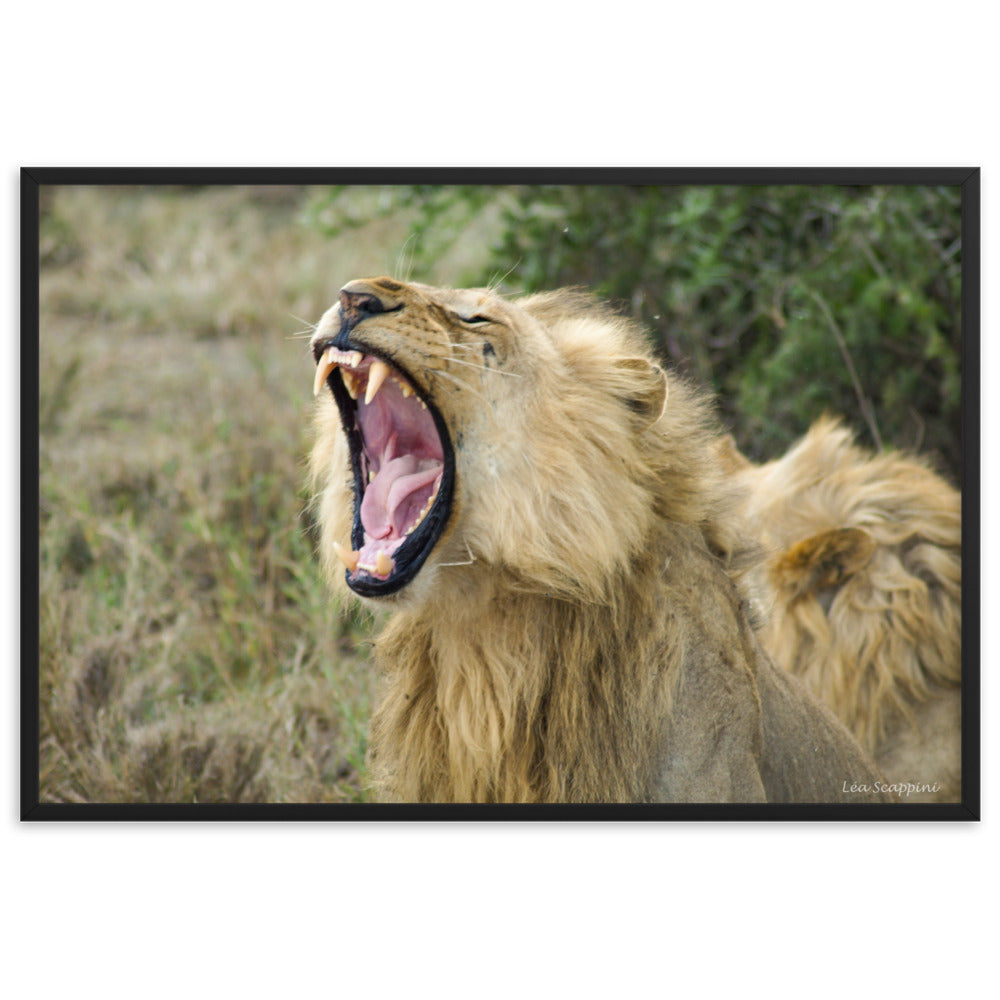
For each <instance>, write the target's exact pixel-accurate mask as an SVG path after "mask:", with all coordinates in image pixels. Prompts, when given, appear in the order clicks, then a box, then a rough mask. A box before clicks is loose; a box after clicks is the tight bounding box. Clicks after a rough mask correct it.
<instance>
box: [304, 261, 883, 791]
mask: <svg viewBox="0 0 1000 1000" xmlns="http://www.w3.org/2000/svg"><path fill="white" fill-rule="evenodd" d="M311 343H312V351H313V355H314V357H315V360H316V364H317V369H316V381H315V390H316V393H317V395H318V396H319V404H318V408H317V422H316V431H317V441H316V444H315V447H314V449H313V453H312V458H311V470H312V479H313V484H314V492H315V494H316V498H315V505H316V511H317V515H318V520H319V524H320V542H319V544H320V550H321V559H322V561H323V563H324V566H325V569H326V571H327V574H328V575H329V577H330V578H331V579H332V580H333V581H334V583H335V584H336V585H338V586H342V585H346V587H347V588H349V589H350V591H353V593H354V594H356V595H359V596H360V597H362V598H364V599H366V600H367V601H369V602H372V603H375V604H377V605H379V606H381V607H384V608H386V609H388V610H390V611H391V615H390V617H389V620H388V622H387V624H386V626H385V628H384V630H383V631H382V634H381V635H380V637H379V638H378V640H377V642H376V646H375V657H376V662H377V665H378V667H379V669H380V673H381V675H382V682H383V690H382V692H381V695H380V699H379V702H378V705H377V707H376V710H375V713H374V716H373V719H372V724H371V732H370V751H369V760H370V770H371V774H372V779H373V782H374V783H375V785H376V788H377V791H378V794H379V796H380V797H381V798H384V799H389V800H396V801H409V802H448V801H461V802H762V801H775V802H859V801H891V800H893V798H894V793H893V791H892V790H891V789H889V788H888V787H887V786H886V785H885V784H884V781H883V779H882V777H881V774H880V772H879V771H878V770H877V768H876V767H875V765H874V764H873V762H872V761H871V760H870V758H869V757H868V756H867V755H866V754H865V753H864V751H863V750H862V749H861V748H860V746H859V745H858V743H857V742H856V741H855V739H854V738H853V737H852V736H851V735H850V733H849V732H848V731H847V729H846V728H845V727H844V726H843V725H842V724H841V723H840V722H839V721H838V720H837V718H836V717H835V716H834V714H833V713H832V712H831V711H830V710H829V709H827V708H826V707H825V706H822V705H821V704H820V703H819V702H818V701H817V700H816V699H814V698H813V696H812V695H810V694H809V693H808V692H807V691H806V689H805V687H804V686H803V685H802V684H801V683H800V682H799V681H798V680H797V679H796V678H794V677H793V676H792V675H791V674H789V673H788V672H786V671H783V670H779V669H778V668H777V667H775V666H774V665H773V663H772V662H771V661H770V659H769V658H768V657H767V656H766V654H765V653H764V652H763V650H762V648H761V646H760V644H759V642H758V640H757V638H756V636H755V634H754V631H753V628H752V627H751V625H750V622H749V621H748V610H747V604H746V602H745V600H744V598H743V597H742V596H741V593H740V592H739V590H738V587H737V582H736V581H737V579H738V575H739V574H738V570H739V568H740V561H741V552H742V550H743V546H742V545H741V540H740V538H739V537H738V535H737V532H736V530H735V528H734V524H735V521H734V519H733V518H732V516H731V512H732V506H733V503H734V500H733V497H732V495H731V494H732V489H731V487H730V486H729V485H728V481H729V477H727V475H726V472H725V470H724V468H723V466H722V463H721V461H720V459H719V458H718V456H717V454H716V450H715V447H714V445H713V441H714V440H715V438H716V431H715V428H714V424H713V422H712V419H711V417H710V407H709V405H708V403H707V402H706V401H705V400H703V399H702V398H700V397H699V396H698V395H697V394H696V393H695V392H694V391H693V390H692V389H691V388H690V387H688V386H687V385H686V384H684V383H683V382H681V381H680V380H678V379H677V378H676V377H674V376H673V375H670V374H667V373H665V372H664V371H663V370H661V369H660V368H659V367H658V366H657V365H656V364H655V363H654V362H653V360H651V358H650V357H649V355H648V352H647V348H646V347H645V344H644V340H643V337H642V335H641V333H640V332H639V331H638V330H637V329H635V328H634V327H633V326H632V324H630V323H629V322H628V321H626V320H624V319H622V318H620V317H617V316H615V315H614V314H612V313H611V312H610V311H608V310H606V309H605V308H604V307H603V306H601V305H599V304H598V303H597V302H596V301H595V300H593V299H591V298H590V297H588V296H585V295H582V294H578V293H572V292H565V291H563V292H555V293H546V294H540V295H533V296H530V297H527V298H522V299H520V300H518V301H508V300H507V299H505V298H503V297H501V296H500V295H498V294H495V293H494V292H492V291H489V290H482V289H480V290H446V289H438V288H431V287H428V286H426V285H419V284H404V283H402V282H399V281H394V280H392V279H390V278H385V277H381V278H370V279H362V280H356V281H351V282H350V283H348V284H347V285H346V286H344V288H343V290H342V291H341V293H340V297H339V302H338V303H337V304H335V305H334V306H333V307H332V308H331V309H330V310H328V311H327V312H326V314H325V315H324V316H323V317H322V319H321V321H320V323H319V325H318V327H317V329H316V331H315V334H314V336H313V338H312V342H311Z"/></svg>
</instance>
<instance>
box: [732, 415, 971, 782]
mask: <svg viewBox="0 0 1000 1000" xmlns="http://www.w3.org/2000/svg"><path fill="white" fill-rule="evenodd" d="M720 451H721V457H722V458H723V461H724V462H725V463H726V466H727V468H729V469H730V470H731V471H732V472H733V474H734V477H735V481H737V482H739V483H741V484H742V485H745V486H747V487H748V488H749V492H748V493H747V495H746V499H745V501H744V503H743V507H742V511H743V513H744V515H745V516H746V517H747V518H748V519H749V521H750V524H751V530H752V531H753V532H754V533H755V534H756V535H757V537H758V538H759V539H760V540H761V542H762V543H763V544H764V546H765V547H766V548H767V549H768V551H769V552H770V553H771V555H770V558H769V560H768V561H767V564H766V566H765V568H764V569H763V571H762V572H761V573H760V575H759V577H758V581H757V582H758V583H759V584H760V586H761V587H762V589H763V590H764V592H765V595H766V596H765V603H766V604H769V605H770V615H769V618H768V621H767V623H766V624H765V625H764V627H763V629H762V630H761V633H760V636H761V641H762V642H763V644H764V647H765V648H766V649H767V650H768V652H770V654H771V655H772V657H773V658H774V660H775V662H776V663H777V664H778V665H779V666H782V667H785V668H787V669H788V670H790V671H791V672H792V673H794V674H796V675H797V676H799V677H801V678H802V679H803V680H804V681H805V682H806V684H807V685H808V686H809V687H810V688H811V689H812V690H813V691H814V692H815V693H816V694H818V695H819V696H820V697H821V698H822V699H823V700H824V701H825V702H826V703H827V704H828V705H829V706H830V707H831V708H833V710H834V711H835V712H836V713H837V715H838V716H839V717H840V718H841V719H842V720H843V721H844V722H845V723H846V724H847V726H848V727H849V728H850V729H852V730H853V732H854V733H855V735H856V736H857V737H858V739H859V740H860V741H861V743H862V744H863V745H864V746H865V747H867V748H868V749H869V750H870V751H871V752H872V753H873V754H874V755H875V758H876V760H877V762H878V763H879V765H880V766H881V767H882V769H883V771H884V773H885V774H886V777H887V778H888V779H889V780H890V781H892V782H909V783H911V784H919V785H934V784H937V785H939V786H940V787H939V788H938V789H937V790H936V791H934V790H927V791H924V792H922V793H917V794H912V795H910V796H908V797H907V798H908V801H919V800H937V801H957V800H959V799H960V798H961V781H960V772H961V748H960V734H961V725H960V696H959V685H960V682H961V596H962V592H961V540H962V539H961V503H960V497H959V494H958V493H957V491H956V490H954V489H953V488H952V487H951V486H949V485H948V484H947V483H946V482H944V481H943V480H942V479H941V478H940V477H939V476H937V475H935V474H934V472H933V471H931V469H930V468H929V467H928V466H927V465H926V464H925V463H924V462H922V461H920V460H919V459H917V458H913V457H910V456H906V455H902V454H898V453H886V454H879V455H873V454H870V453H868V452H865V451H863V450H862V449H860V448H859V447H857V446H856V445H855V444H854V443H853V441H852V437H851V434H850V432H849V431H848V430H847V429H846V428H844V427H843V426H842V425H840V424H839V423H838V422H836V421H835V420H832V419H830V418H824V419H823V420H820V421H819V422H818V423H817V424H816V425H815V426H814V427H813V428H812V429H811V430H810V431H809V433H808V434H807V435H806V437H805V438H804V439H803V440H802V441H801V442H800V443H799V444H797V445H796V446H795V447H794V448H792V450H791V451H789V453H788V454H787V455H785V456H784V457H783V458H781V459H779V460H777V461H774V462H769V463H767V464H765V465H761V466H753V465H752V464H751V463H749V462H748V461H747V460H746V459H744V458H743V457H742V456H741V455H739V453H738V452H736V450H735V446H732V445H731V443H730V444H723V445H722V446H721V447H720ZM734 453H735V454H734Z"/></svg>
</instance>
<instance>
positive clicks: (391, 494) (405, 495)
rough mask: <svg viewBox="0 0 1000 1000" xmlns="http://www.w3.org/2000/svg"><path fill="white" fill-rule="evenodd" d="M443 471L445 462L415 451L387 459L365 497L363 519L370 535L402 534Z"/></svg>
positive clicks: (369, 485)
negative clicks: (414, 452)
mask: <svg viewBox="0 0 1000 1000" xmlns="http://www.w3.org/2000/svg"><path fill="white" fill-rule="evenodd" d="M441 471H442V463H441V462H437V461H434V460H433V459H417V458H416V456H414V455H401V456H400V457H399V458H394V459H392V460H391V461H389V462H386V464H385V465H384V466H383V467H382V468H381V469H380V470H379V472H378V475H376V476H375V478H374V479H372V481H371V482H370V483H369V484H368V486H367V488H366V489H365V495H364V499H363V500H362V501H361V523H362V524H363V525H364V529H365V534H366V535H367V536H368V538H371V539H378V538H388V537H390V536H393V537H395V538H401V537H402V536H403V534H404V533H405V531H406V529H407V528H408V527H409V526H410V525H411V524H412V523H413V522H414V521H415V520H416V518H417V515H418V514H419V513H420V511H421V510H422V509H423V507H424V505H425V504H426V503H427V500H428V499H429V498H430V496H431V493H432V492H433V487H434V483H435V481H436V480H437V479H438V478H439V477H440V475H441Z"/></svg>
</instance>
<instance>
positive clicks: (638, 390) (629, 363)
mask: <svg viewBox="0 0 1000 1000" xmlns="http://www.w3.org/2000/svg"><path fill="white" fill-rule="evenodd" d="M614 367H615V371H616V373H617V374H620V375H621V376H623V381H625V382H626V387H625V388H624V389H623V392H622V398H623V400H624V402H625V405H626V406H628V408H629V409H630V410H632V411H633V412H634V413H638V414H640V415H641V416H642V417H644V418H645V420H646V422H647V423H650V424H654V423H656V421H657V420H659V419H660V417H662V416H663V411H664V410H665V409H666V408H667V396H668V395H669V387H668V385H667V375H666V372H664V371H663V369H662V368H660V367H659V366H658V365H654V364H651V363H650V362H649V361H647V360H646V359H645V358H618V359H617V360H616V361H615V365H614Z"/></svg>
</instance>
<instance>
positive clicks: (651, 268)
mask: <svg viewBox="0 0 1000 1000" xmlns="http://www.w3.org/2000/svg"><path fill="white" fill-rule="evenodd" d="M361 192H366V196H365V197H364V198H362V197H361V196H360V193H361ZM960 200H961V199H960V189H959V188H958V187H957V186H956V187H935V188H932V187H926V186H888V187H853V186H805V185H801V186H797V185H789V186H721V185H720V186H695V187H692V186H635V185H542V186H518V187H502V188H501V187H486V186H455V187H444V186H430V185H417V186H399V187H391V188H364V189H358V188H340V189H335V190H332V191H331V192H329V194H328V195H325V196H323V197H322V198H320V199H318V200H317V201H316V202H314V204H313V205H312V207H311V210H310V218H311V221H312V222H313V224H314V225H316V226H317V227H319V228H321V229H324V230H325V231H327V232H330V233H334V232H339V231H342V230H343V229H344V228H345V227H350V226H359V225H362V224H365V223H367V222H369V221H371V220H372V219H373V218H375V217H378V216H379V215H383V216H390V215H393V214H397V215H398V214H399V213H408V218H409V219H410V224H411V240H410V243H411V246H409V247H408V253H409V254H410V255H411V258H412V265H411V268H412V275H413V276H414V277H418V278H427V277H429V276H430V275H431V274H432V273H433V270H434V265H435V262H436V261H437V260H438V259H439V258H440V256H441V254H442V253H443V252H444V251H445V250H451V249H452V248H454V247H455V246H456V245H458V246H461V244H462V242H463V240H465V241H469V242H471V241H472V240H473V239H475V240H480V241H481V240H482V231H483V230H482V226H481V225H480V226H477V225H476V224H475V223H476V220H481V219H482V218H484V217H485V216H487V215H490V217H491V218H492V219H493V220H494V223H495V224H494V225H493V227H492V229H491V230H490V232H491V233H492V245H491V248H490V256H489V260H488V264H487V266H486V267H485V268H481V269H479V270H476V271H474V272H472V273H468V274H458V275H455V277H454V280H455V281H456V283H463V284H465V283H473V284H486V283H494V284H496V283H497V281H498V279H499V278H502V281H503V284H504V285H505V287H506V288H508V289H509V290H511V291H533V290H537V289H542V288H554V287H558V286H562V285H583V286H586V287H588V288H590V289H592V290H594V291H595V292H597V293H598V294H599V295H601V296H603V297H605V298H608V299H610V300H613V301H614V302H616V303H617V304H618V305H619V306H620V307H621V308H622V309H623V310H624V311H626V312H628V313H629V314H631V315H633V316H634V317H635V318H636V319H638V320H639V321H641V322H642V324H643V325H644V326H645V328H646V329H647V330H648V331H649V333H650V336H651V337H652V339H653V341H654V343H655V345H656V347H657V349H658V350H659V352H660V353H661V354H662V355H663V356H664V357H665V358H666V359H668V360H669V361H670V362H672V363H673V365H674V366H675V367H676V368H677V369H679V370H680V371H682V372H684V373H686V374H688V375H689V376H690V377H691V378H692V379H694V380H695V381H697V382H699V383H701V384H703V385H705V386H707V387H711V388H712V389H714V390H715V392H716V393H717V394H718V399H719V410H720V414H721V416H722V419H723V421H724V423H725V424H726V425H727V427H728V428H729V429H730V430H732V431H733V433H734V434H735V436H736V439H737V442H738V444H739V445H740V447H741V448H742V449H743V450H744V451H745V452H746V453H747V454H749V455H750V456H752V457H753V458H755V459H763V458H768V457H773V456H775V455H777V454H779V453H780V452H782V451H783V450H784V449H785V448H787V447H788V445H789V444H791V443H792V442H793V441H794V440H795V439H796V438H797V437H799V436H800V435H801V434H802V433H804V432H805V430H806V428H807V427H808V426H809V424H810V423H811V422H812V421H813V420H815V419H816V417H818V416H819V415H820V414H821V413H822V412H824V411H828V412H831V413H836V414H840V415H842V416H844V417H845V418H846V419H847V420H848V421H849V422H850V423H851V424H852V425H853V426H854V427H855V428H856V430H857V431H858V435H859V438H860V439H861V440H862V441H863V442H865V443H867V444H869V445H871V446H873V447H888V446H896V447H906V448H911V449H918V450H922V451H925V452H930V453H932V454H933V455H934V456H935V457H936V458H937V460H938V462H939V464H940V465H941V467H942V468H945V469H948V470H950V471H951V472H952V474H953V475H954V477H955V478H956V479H957V478H958V476H959V472H960V468H961V439H960V423H959V415H960V389H961V378H960V360H961V315H960V309H959V304H960V281H961V241H960V233H961V205H960ZM470 249H471V247H470ZM439 280H440V279H439Z"/></svg>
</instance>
